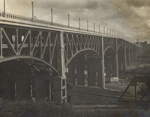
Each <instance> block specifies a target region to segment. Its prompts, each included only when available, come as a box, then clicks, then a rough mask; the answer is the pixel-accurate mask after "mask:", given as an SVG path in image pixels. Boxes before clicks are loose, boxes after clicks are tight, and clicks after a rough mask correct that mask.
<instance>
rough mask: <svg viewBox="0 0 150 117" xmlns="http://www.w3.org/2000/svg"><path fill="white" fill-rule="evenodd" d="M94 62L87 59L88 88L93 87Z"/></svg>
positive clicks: (91, 59)
mask: <svg viewBox="0 0 150 117" xmlns="http://www.w3.org/2000/svg"><path fill="white" fill-rule="evenodd" d="M95 62H96V60H95V59H94V58H90V59H88V86H95V76H96V69H95V67H96V64H95Z"/></svg>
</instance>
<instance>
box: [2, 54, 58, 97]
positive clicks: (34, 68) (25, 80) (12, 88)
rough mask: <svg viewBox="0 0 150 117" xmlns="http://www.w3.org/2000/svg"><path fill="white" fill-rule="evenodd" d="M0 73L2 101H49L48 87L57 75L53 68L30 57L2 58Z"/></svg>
mask: <svg viewBox="0 0 150 117" xmlns="http://www.w3.org/2000/svg"><path fill="white" fill-rule="evenodd" d="M0 71H1V72H2V73H1V75H0V93H1V95H0V97H1V98H3V99H4V100H16V99H19V100H31V99H34V98H35V99H36V100H38V99H45V98H47V97H48V98H49V99H50V97H49V96H50V95H51V94H50V90H51V89H50V88H48V87H50V86H51V84H52V80H53V79H52V78H53V77H54V76H57V75H58V71H57V70H56V69H55V68H54V67H53V66H51V65H50V64H48V63H47V62H45V61H44V60H42V59H39V58H36V57H32V56H11V57H5V58H2V59H0ZM41 89H42V90H41ZM50 100H51V99H50Z"/></svg>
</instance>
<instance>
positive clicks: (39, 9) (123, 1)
mask: <svg viewBox="0 0 150 117" xmlns="http://www.w3.org/2000/svg"><path fill="white" fill-rule="evenodd" d="M32 1H33V2H34V15H35V16H36V18H37V19H43V20H47V21H51V14H50V13H51V8H53V10H54V22H56V23H61V24H65V25H67V17H68V14H70V25H71V26H76V27H78V20H79V18H80V19H81V28H85V29H86V27H87V20H88V21H89V28H90V29H91V30H93V23H95V26H96V31H98V30H99V25H101V32H104V26H106V27H109V28H111V29H115V30H118V31H120V32H123V33H124V35H126V37H130V38H128V40H131V38H132V40H131V41H133V42H135V41H136V40H137V39H138V40H139V41H148V42H150V30H149V29H150V0H6V12H9V13H13V14H18V15H23V16H29V17H31V2H32ZM0 5H1V6H0V11H1V12H3V0H0Z"/></svg>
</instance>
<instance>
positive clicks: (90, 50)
mask: <svg viewBox="0 0 150 117" xmlns="http://www.w3.org/2000/svg"><path fill="white" fill-rule="evenodd" d="M84 51H92V52H94V53H95V54H96V55H97V57H98V58H101V56H100V55H99V53H97V52H96V51H95V50H93V49H82V50H80V51H78V52H77V53H75V54H74V55H73V56H72V57H71V58H70V59H69V60H68V62H67V63H66V66H68V65H69V63H70V62H71V61H72V60H73V59H74V58H75V57H76V56H77V55H78V54H79V53H81V52H84Z"/></svg>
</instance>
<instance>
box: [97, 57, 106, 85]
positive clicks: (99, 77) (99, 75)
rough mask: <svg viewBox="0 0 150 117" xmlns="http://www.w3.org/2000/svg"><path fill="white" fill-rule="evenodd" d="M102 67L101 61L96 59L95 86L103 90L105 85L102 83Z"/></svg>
mask: <svg viewBox="0 0 150 117" xmlns="http://www.w3.org/2000/svg"><path fill="white" fill-rule="evenodd" d="M102 65H103V63H102V60H101V59H98V60H97V71H98V78H97V83H98V84H97V86H98V87H101V88H104V86H105V84H104V83H103V82H102V81H103V80H102V78H103V77H104V76H103V73H102V71H103V70H102V69H104V68H103V66H102Z"/></svg>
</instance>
